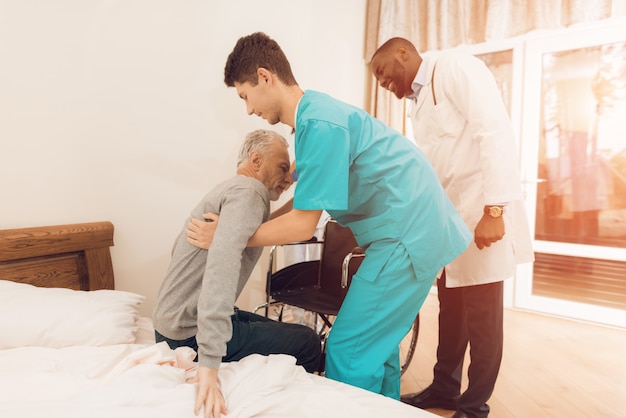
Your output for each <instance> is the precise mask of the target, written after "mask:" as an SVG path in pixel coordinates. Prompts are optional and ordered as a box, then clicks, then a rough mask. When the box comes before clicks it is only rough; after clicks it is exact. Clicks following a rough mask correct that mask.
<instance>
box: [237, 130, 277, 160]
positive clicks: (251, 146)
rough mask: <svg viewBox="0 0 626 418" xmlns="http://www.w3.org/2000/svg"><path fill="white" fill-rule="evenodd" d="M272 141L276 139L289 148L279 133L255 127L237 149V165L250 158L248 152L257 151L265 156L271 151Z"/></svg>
mask: <svg viewBox="0 0 626 418" xmlns="http://www.w3.org/2000/svg"><path fill="white" fill-rule="evenodd" d="M274 141H278V142H280V143H281V144H283V145H284V146H285V148H289V143H288V142H287V140H286V139H285V138H284V137H283V136H282V135H281V134H279V133H277V132H274V131H270V130H269V129H257V130H256V131H252V132H250V133H249V134H248V135H246V139H245V141H244V142H243V145H242V146H241V149H240V150H239V157H238V158H237V166H239V165H241V164H243V163H245V162H246V161H248V159H249V158H250V154H252V153H253V152H255V151H256V152H258V153H259V154H261V155H263V156H265V155H267V154H268V153H270V152H271V151H272V148H273V147H274Z"/></svg>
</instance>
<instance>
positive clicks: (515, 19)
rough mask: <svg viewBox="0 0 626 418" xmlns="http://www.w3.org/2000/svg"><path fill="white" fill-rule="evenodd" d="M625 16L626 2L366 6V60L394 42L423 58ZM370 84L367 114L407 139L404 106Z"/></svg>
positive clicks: (437, 1)
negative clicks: (402, 40)
mask: <svg viewBox="0 0 626 418" xmlns="http://www.w3.org/2000/svg"><path fill="white" fill-rule="evenodd" d="M624 15H626V0H595V1H588V0H548V1H546V0H368V4H367V17H366V18H367V22H366V26H365V51H364V58H365V61H366V62H367V63H369V61H370V59H371V57H372V55H373V54H374V52H375V51H376V49H377V48H378V46H379V45H381V44H382V43H383V42H385V41H386V40H387V39H389V38H391V37H394V36H401V37H404V38H407V39H409V40H411V41H412V42H413V43H414V44H415V46H416V47H417V49H418V50H419V51H420V52H425V51H433V50H441V49H447V48H452V47H455V46H458V45H462V44H476V43H481V42H487V41H492V40H499V39H507V38H513V37H516V36H520V35H523V34H525V33H527V32H529V31H532V30H536V29H557V28H564V27H567V26H570V25H572V24H575V23H582V22H592V21H597V20H602V19H607V18H610V17H613V16H624ZM368 71H370V70H369V68H368ZM368 80H369V83H368V95H367V96H366V97H367V98H369V100H368V102H367V103H366V109H367V110H368V111H369V112H370V113H371V114H372V115H374V116H376V117H377V118H379V119H381V120H382V121H384V122H385V123H387V124H388V125H390V126H392V127H394V128H396V129H398V130H399V131H400V132H402V133H404V134H406V126H405V117H404V116H405V113H406V109H405V101H404V100H398V99H397V98H396V97H395V96H393V95H392V94H391V93H389V92H388V91H386V90H384V89H382V88H380V87H379V86H378V85H377V83H376V79H375V78H374V76H373V75H372V74H371V73H370V74H369V77H368Z"/></svg>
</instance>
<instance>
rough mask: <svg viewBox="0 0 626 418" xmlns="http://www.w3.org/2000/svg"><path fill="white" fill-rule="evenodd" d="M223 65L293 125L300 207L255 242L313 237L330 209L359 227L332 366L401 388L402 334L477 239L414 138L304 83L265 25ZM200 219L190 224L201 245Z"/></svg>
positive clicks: (366, 383)
mask: <svg viewBox="0 0 626 418" xmlns="http://www.w3.org/2000/svg"><path fill="white" fill-rule="evenodd" d="M224 75H225V77H224V81H225V83H226V85H227V86H230V87H235V89H236V90H237V94H238V95H239V97H241V99H243V101H244V102H245V104H246V109H247V112H248V114H255V115H257V116H260V117H262V118H264V119H265V120H267V121H268V122H269V123H270V124H272V125H274V124H276V123H279V122H281V123H285V124H287V125H289V126H291V127H292V128H294V129H295V155H296V164H297V170H298V183H297V186H296V189H295V192H294V199H293V202H292V205H293V207H292V209H291V210H290V211H288V212H287V213H285V214H283V215H281V216H278V217H275V218H274V219H272V220H270V221H268V222H266V223H264V224H262V225H261V226H260V227H259V229H258V230H257V232H256V233H255V234H254V235H253V236H252V238H251V239H250V240H249V241H248V245H250V246H267V245H275V244H285V243H289V242H293V241H300V240H305V239H308V238H310V237H311V236H312V235H313V234H314V232H315V227H316V225H317V222H318V220H319V217H320V214H321V213H322V210H326V211H327V212H328V213H330V215H331V216H332V217H333V218H335V219H336V220H337V222H339V223H340V224H341V225H344V226H347V227H349V228H350V229H351V230H352V232H353V233H354V236H355V238H356V240H357V242H358V244H359V245H360V246H361V247H362V248H364V249H365V254H366V257H365V259H364V261H363V263H362V264H361V267H360V268H359V270H358V272H357V273H356V275H355V276H354V277H353V279H352V283H351V285H350V289H349V291H348V295H347V297H346V299H345V301H344V303H343V306H342V307H341V310H340V311H339V314H338V315H337V318H336V320H335V322H334V325H333V327H332V330H331V332H330V335H329V338H328V343H327V344H328V345H327V357H326V376H327V377H329V378H331V379H335V380H339V381H342V382H345V383H348V384H351V385H354V386H358V387H362V388H364V389H367V390H370V391H372V392H377V393H382V394H383V395H386V396H389V397H393V398H396V399H399V397H400V361H399V348H398V346H399V343H400V341H401V340H402V338H403V337H404V336H405V335H406V333H407V332H408V331H409V329H410V327H411V324H412V322H413V319H414V318H415V316H416V315H417V312H418V311H419V309H420V307H421V306H422V303H423V302H424V299H425V298H426V295H427V294H428V291H429V289H430V288H431V286H432V284H433V281H434V279H435V276H436V274H437V272H438V271H439V270H440V269H441V268H442V267H443V266H445V265H446V264H447V263H449V262H450V261H452V260H453V259H454V258H456V257H457V256H458V255H459V254H461V253H462V252H463V251H464V250H465V248H466V247H467V246H468V245H469V243H470V241H471V239H472V236H471V234H470V232H469V230H468V228H467V227H466V226H465V224H464V223H463V221H462V219H461V218H460V216H459V215H458V213H457V211H456V210H455V209H454V207H453V206H452V204H451V202H450V201H449V199H448V198H447V196H446V194H445V192H444V190H443V188H442V187H441V185H440V183H439V180H438V179H437V176H436V175H435V173H434V171H433V169H432V168H431V166H430V164H429V163H428V161H427V160H426V158H425V157H424V155H423V154H422V153H421V152H420V151H419V150H418V148H417V147H416V146H415V145H414V144H413V143H412V142H410V141H409V140H408V139H407V138H405V137H404V136H402V135H401V134H400V133H398V132H396V131H395V130H393V129H391V128H389V127H388V126H386V125H385V124H383V123H382V122H380V121H379V120H377V119H375V118H373V117H372V116H370V115H369V114H368V113H366V112H365V111H363V110H362V109H359V108H357V107H355V106H351V105H349V104H346V103H343V102H340V101H338V100H336V99H333V98H332V97H330V96H328V95H326V94H323V93H319V92H315V91H306V92H304V91H302V90H301V89H300V87H299V86H298V84H297V83H296V81H295V78H294V76H293V74H292V72H291V66H290V64H289V61H288V60H287V58H286V57H285V55H284V53H283V51H282V50H281V48H280V46H279V45H278V44H277V43H276V42H275V41H274V40H273V39H271V38H269V37H268V36H267V35H265V34H264V33H254V34H252V35H249V36H245V37H242V38H240V39H239V41H238V42H237V44H236V45H235V48H234V49H233V51H232V52H231V54H230V56H229V57H228V60H227V62H226V68H225V70H224ZM207 216H208V217H209V218H212V219H213V220H216V219H217V218H216V217H211V216H209V215H207ZM201 223H203V222H201V221H196V222H193V223H191V224H190V229H191V230H190V231H188V239H189V240H190V242H191V243H196V245H202V244H200V243H198V241H197V239H198V238H201V237H199V236H198V235H197V233H198V229H197V228H198V226H199V225H201ZM205 225H206V224H205ZM209 227H211V225H209ZM204 245H206V243H205V244H204Z"/></svg>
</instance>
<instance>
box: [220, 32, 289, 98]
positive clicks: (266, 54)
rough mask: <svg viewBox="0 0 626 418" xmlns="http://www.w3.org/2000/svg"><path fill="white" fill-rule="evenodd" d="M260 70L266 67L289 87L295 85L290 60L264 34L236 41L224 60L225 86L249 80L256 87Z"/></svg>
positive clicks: (257, 33) (256, 33)
mask: <svg viewBox="0 0 626 418" xmlns="http://www.w3.org/2000/svg"><path fill="white" fill-rule="evenodd" d="M259 68H265V69H266V70H268V71H270V72H271V73H274V74H276V75H277V76H278V78H279V79H280V80H281V81H282V82H283V83H285V84H286V85H288V86H293V85H295V84H297V83H296V79H295V77H294V76H293V72H292V71H291V65H290V64H289V60H287V57H286V56H285V53H284V52H283V50H282V49H281V47H280V45H278V42H276V41H275V40H273V39H272V38H270V37H269V36H267V35H266V34H265V33H263V32H255V33H253V34H251V35H248V36H243V37H241V38H239V40H238V41H237V43H236V44H235V47H234V48H233V50H232V52H231V53H230V55H229V56H228V58H227V59H226V66H225V67H224V83H225V84H226V86H228V87H234V86H235V83H241V84H243V83H245V82H247V81H249V82H250V84H252V85H253V86H256V85H257V84H258V81H259V77H258V75H257V70H258V69H259Z"/></svg>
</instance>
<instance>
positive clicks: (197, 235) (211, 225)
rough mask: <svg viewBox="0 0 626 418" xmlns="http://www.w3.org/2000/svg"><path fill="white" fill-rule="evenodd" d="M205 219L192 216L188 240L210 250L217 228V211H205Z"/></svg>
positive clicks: (187, 231) (196, 245)
mask: <svg viewBox="0 0 626 418" xmlns="http://www.w3.org/2000/svg"><path fill="white" fill-rule="evenodd" d="M202 217H203V218H204V219H196V218H191V220H190V221H189V223H188V224H187V230H186V231H185V233H186V234H187V242H188V243H190V244H191V245H193V246H195V247H198V248H204V249H205V250H208V249H209V247H210V246H211V242H213V234H215V229H216V228H217V221H218V220H219V218H220V217H219V216H218V215H216V214H215V213H211V212H209V213H205V214H204V215H202Z"/></svg>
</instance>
